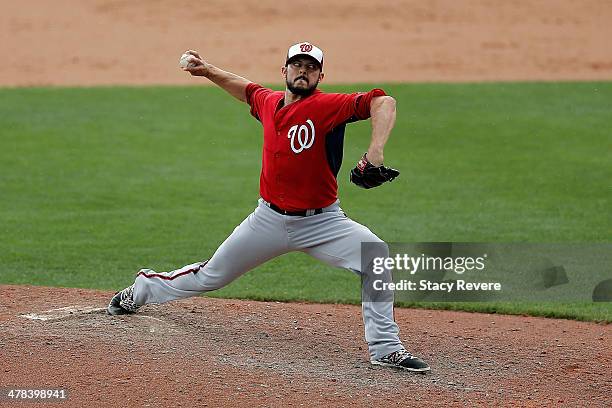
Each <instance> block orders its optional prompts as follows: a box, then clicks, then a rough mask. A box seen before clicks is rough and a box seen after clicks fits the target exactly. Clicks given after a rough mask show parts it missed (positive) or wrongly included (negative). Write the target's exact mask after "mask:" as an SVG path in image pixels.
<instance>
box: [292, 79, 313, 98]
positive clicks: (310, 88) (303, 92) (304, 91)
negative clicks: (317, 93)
mask: <svg viewBox="0 0 612 408" xmlns="http://www.w3.org/2000/svg"><path fill="white" fill-rule="evenodd" d="M298 78H300V79H304V80H305V81H306V83H308V79H306V78H304V77H298ZM298 78H296V79H295V80H294V81H293V82H291V81H289V80H288V79H287V81H286V82H287V89H289V92H291V93H292V94H294V95H299V96H308V95H310V94H311V93H313V92H314V90H315V89H317V85H319V81H317V82H315V83H314V84H313V85H309V86H307V87H306V88H297V87H295V86H294V85H293V84H294V83H295V82H296V81H297V80H298Z"/></svg>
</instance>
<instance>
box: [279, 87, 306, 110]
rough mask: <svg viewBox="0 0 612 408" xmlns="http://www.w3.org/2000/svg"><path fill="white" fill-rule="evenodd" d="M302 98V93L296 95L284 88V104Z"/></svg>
mask: <svg viewBox="0 0 612 408" xmlns="http://www.w3.org/2000/svg"><path fill="white" fill-rule="evenodd" d="M302 98H304V96H302V95H296V94H294V93H293V92H291V91H290V90H288V89H285V100H284V106H287V105H289V104H292V103H293V102H297V101H299V100H300V99H302Z"/></svg>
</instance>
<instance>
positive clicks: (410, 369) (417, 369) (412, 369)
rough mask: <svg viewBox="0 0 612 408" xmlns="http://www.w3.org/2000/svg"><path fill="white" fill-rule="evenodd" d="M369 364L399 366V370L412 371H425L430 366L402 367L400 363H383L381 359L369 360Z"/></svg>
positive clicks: (428, 369)
mask: <svg viewBox="0 0 612 408" xmlns="http://www.w3.org/2000/svg"><path fill="white" fill-rule="evenodd" d="M370 364H372V365H377V366H381V367H393V368H399V369H401V370H406V371H411V372H414V373H426V372H427V371H431V367H425V368H410V367H402V366H400V365H396V364H390V363H383V362H382V361H376V360H372V361H370Z"/></svg>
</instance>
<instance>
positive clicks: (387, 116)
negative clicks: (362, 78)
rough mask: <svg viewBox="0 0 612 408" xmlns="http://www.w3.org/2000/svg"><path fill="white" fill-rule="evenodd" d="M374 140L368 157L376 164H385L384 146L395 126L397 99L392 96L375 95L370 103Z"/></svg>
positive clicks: (371, 142) (369, 148)
mask: <svg viewBox="0 0 612 408" xmlns="http://www.w3.org/2000/svg"><path fill="white" fill-rule="evenodd" d="M370 116H371V120H372V140H371V141H370V147H368V154H367V158H368V161H369V162H370V163H372V165H374V166H380V165H382V164H383V159H384V153H383V151H384V148H385V144H386V143H387V140H389V136H390V135H391V130H392V129H393V126H395V99H394V98H393V97H391V96H388V95H385V96H375V97H374V98H372V102H371V103H370Z"/></svg>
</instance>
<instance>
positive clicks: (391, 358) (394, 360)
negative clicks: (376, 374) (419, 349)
mask: <svg viewBox="0 0 612 408" xmlns="http://www.w3.org/2000/svg"><path fill="white" fill-rule="evenodd" d="M370 363H372V364H373V365H379V366H385V367H395V368H401V369H402V370H408V371H414V372H419V373H424V372H426V371H429V370H431V368H429V365H428V364H427V363H426V362H424V361H423V360H421V359H420V358H418V357H415V356H413V355H412V354H410V353H409V352H408V351H406V350H405V349H401V350H398V351H395V352H393V353H391V354H387V355H386V356H384V357H381V358H379V359H378V360H370Z"/></svg>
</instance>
